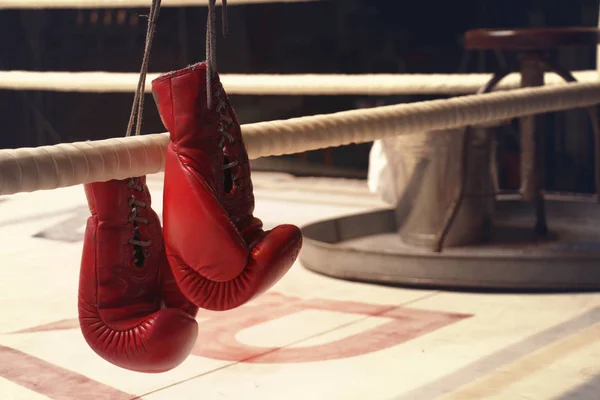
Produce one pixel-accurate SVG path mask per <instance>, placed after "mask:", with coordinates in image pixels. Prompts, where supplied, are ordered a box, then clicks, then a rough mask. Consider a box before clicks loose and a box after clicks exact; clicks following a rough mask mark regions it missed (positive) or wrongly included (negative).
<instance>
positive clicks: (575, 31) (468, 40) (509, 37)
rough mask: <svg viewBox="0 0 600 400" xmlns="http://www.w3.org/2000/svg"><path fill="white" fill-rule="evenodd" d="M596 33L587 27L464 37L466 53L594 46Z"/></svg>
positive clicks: (496, 31) (503, 31) (500, 31)
mask: <svg viewBox="0 0 600 400" xmlns="http://www.w3.org/2000/svg"><path fill="white" fill-rule="evenodd" d="M599 41H600V30H599V29H597V28H588V27H568V28H530V29H474V30H470V31H468V32H466V33H465V43H464V46H465V48H467V49H470V50H517V51H519V50H521V51H535V50H547V49H554V48H557V47H565V46H596V45H597V44H598V42H599Z"/></svg>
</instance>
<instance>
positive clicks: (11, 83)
mask: <svg viewBox="0 0 600 400" xmlns="http://www.w3.org/2000/svg"><path fill="white" fill-rule="evenodd" d="M158 75H159V74H148V76H147V81H146V82H147V84H146V91H147V92H148V91H150V81H151V80H152V79H154V78H156V77H157V76H158ZM573 75H574V76H575V78H576V79H577V80H578V81H580V82H595V81H597V80H598V72H597V71H596V70H589V71H576V72H574V73H573ZM490 78H491V74H375V75H343V74H336V75H318V74H303V75H239V74H231V75H229V74H223V75H222V76H221V81H222V82H223V85H224V86H225V87H226V88H227V93H229V94H238V95H314V96H318V95H401V94H448V95H455V94H471V93H475V92H476V91H477V90H478V89H479V88H480V87H481V86H483V85H484V84H485V83H486V82H487V81H488V80H489V79H490ZM138 79H139V73H137V72H136V73H117V72H33V71H0V89H10V90H52V91H59V92H94V93H105V92H124V93H132V92H134V91H135V89H136V86H137V82H138ZM520 79H521V78H520V75H519V74H517V73H514V74H511V75H509V76H507V77H506V78H505V79H504V80H503V81H502V82H501V84H500V85H499V86H498V89H504V90H506V89H515V88H517V87H519V84H520ZM546 84H547V85H557V84H564V81H563V80H562V79H560V78H559V77H558V76H557V75H556V74H553V73H547V74H546Z"/></svg>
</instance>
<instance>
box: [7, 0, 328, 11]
mask: <svg viewBox="0 0 600 400" xmlns="http://www.w3.org/2000/svg"><path fill="white" fill-rule="evenodd" d="M208 1H209V0H164V2H163V4H162V6H163V7H192V6H202V7H206V6H207V5H208ZM314 1H323V0H229V3H230V4H231V5H240V4H267V3H306V2H314ZM145 7H148V0H0V10H1V9H14V10H21V9H85V8H90V9H92V8H95V9H97V8H145Z"/></svg>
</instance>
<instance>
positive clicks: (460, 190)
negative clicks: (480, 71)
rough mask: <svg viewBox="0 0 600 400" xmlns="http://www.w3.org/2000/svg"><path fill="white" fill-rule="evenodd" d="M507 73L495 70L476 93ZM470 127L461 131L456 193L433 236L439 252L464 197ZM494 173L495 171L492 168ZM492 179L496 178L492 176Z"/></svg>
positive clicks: (479, 92)
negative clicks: (436, 233) (438, 229)
mask: <svg viewBox="0 0 600 400" xmlns="http://www.w3.org/2000/svg"><path fill="white" fill-rule="evenodd" d="M508 74H509V72H508V71H501V72H497V73H495V74H494V76H492V78H491V79H490V80H489V81H488V82H487V83H486V84H485V85H483V86H482V87H481V88H480V89H479V90H478V91H477V94H481V93H488V92H491V91H492V90H493V89H494V87H496V85H498V83H500V81H502V79H504V78H505V77H506V76H507V75H508ZM470 129H471V128H470V127H469V126H467V127H465V130H464V132H463V141H462V148H461V157H460V179H459V181H458V187H457V188H456V195H455V196H454V200H453V201H452V203H451V204H450V207H449V208H448V211H447V212H446V215H445V217H444V221H443V223H442V227H441V229H440V231H439V232H438V235H437V237H436V238H435V242H434V246H433V251H434V252H436V253H439V252H441V251H442V249H443V247H444V242H445V241H446V237H447V236H448V232H449V231H450V228H451V227H452V223H453V222H454V220H455V219H456V215H457V214H458V210H459V208H460V205H461V203H462V201H463V199H464V197H465V191H466V187H467V182H466V181H467V176H468V175H469V173H468V167H469V165H468V163H469V142H470ZM494 173H497V171H495V170H494ZM493 179H497V176H496V177H493Z"/></svg>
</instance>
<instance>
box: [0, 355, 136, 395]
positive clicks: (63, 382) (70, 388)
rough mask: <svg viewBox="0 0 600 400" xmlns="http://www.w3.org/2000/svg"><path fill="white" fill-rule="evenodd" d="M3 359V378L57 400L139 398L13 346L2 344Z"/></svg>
mask: <svg viewBox="0 0 600 400" xmlns="http://www.w3.org/2000/svg"><path fill="white" fill-rule="evenodd" d="M0 360H2V362H0V376H1V377H3V378H5V379H8V380H9V381H12V382H14V383H16V384H17V385H20V386H23V387H26V388H27V389H30V390H32V391H34V392H36V393H39V394H41V395H43V396H47V397H49V398H51V399H54V400H93V399H111V400H125V399H132V398H135V395H132V394H129V393H125V392H122V391H120V390H118V389H115V388H113V387H110V386H107V385H105V384H103V383H100V382H98V381H95V380H93V379H90V378H88V377H87V376H85V375H81V374H78V373H77V372H74V371H70V370H67V369H65V368H62V367H59V366H57V365H54V364H52V363H49V362H47V361H44V360H42V359H39V358H37V357H34V356H32V355H29V354H27V353H23V352H21V351H19V350H15V349H11V348H10V347H5V346H0Z"/></svg>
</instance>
